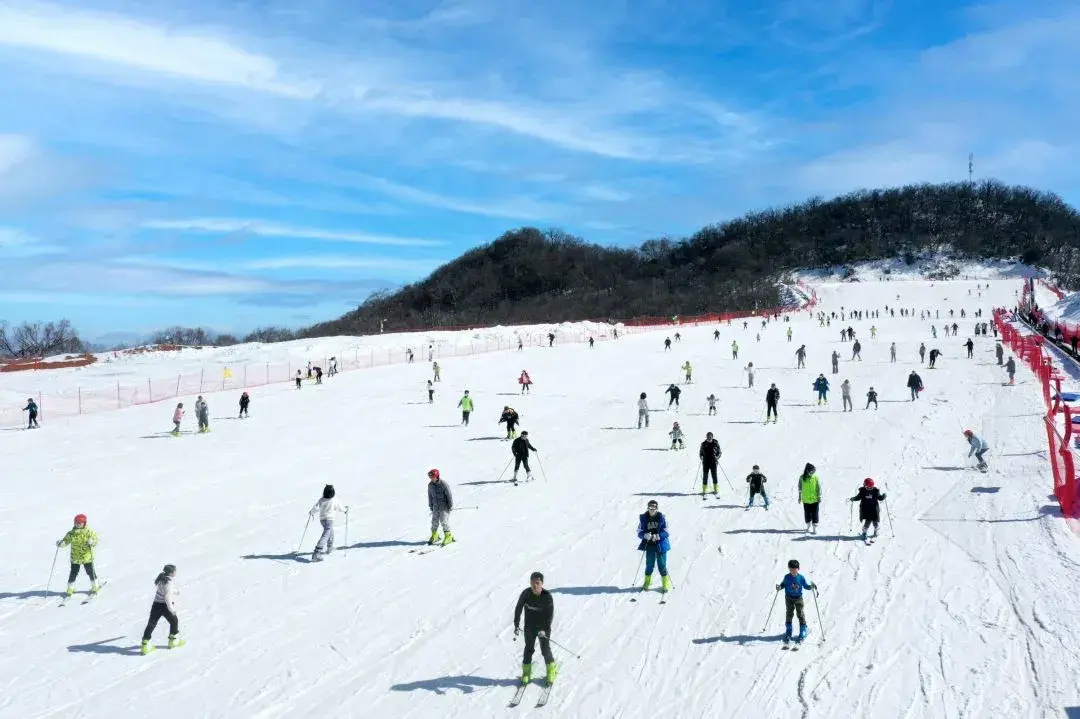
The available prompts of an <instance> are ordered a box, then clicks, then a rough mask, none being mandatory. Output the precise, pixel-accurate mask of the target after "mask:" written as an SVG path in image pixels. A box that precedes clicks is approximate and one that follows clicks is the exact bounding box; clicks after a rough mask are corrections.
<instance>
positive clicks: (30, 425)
mask: <svg viewBox="0 0 1080 719" xmlns="http://www.w3.org/2000/svg"><path fill="white" fill-rule="evenodd" d="M37 426H38V423H37V412H31V413H30V419H29V421H28V423H27V425H26V428H27V429H33V428H34V427H37Z"/></svg>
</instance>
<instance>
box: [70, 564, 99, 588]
mask: <svg viewBox="0 0 1080 719" xmlns="http://www.w3.org/2000/svg"><path fill="white" fill-rule="evenodd" d="M79 567H86V576H88V577H90V581H91V582H96V581H97V572H95V571H94V563H93V562H87V563H86V564H72V565H71V571H70V572H68V584H74V583H75V577H77V576H79Z"/></svg>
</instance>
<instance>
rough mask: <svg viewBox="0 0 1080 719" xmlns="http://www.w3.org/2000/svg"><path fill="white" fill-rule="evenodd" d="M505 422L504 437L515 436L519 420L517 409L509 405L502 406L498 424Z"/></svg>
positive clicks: (510, 437) (511, 437)
mask: <svg viewBox="0 0 1080 719" xmlns="http://www.w3.org/2000/svg"><path fill="white" fill-rule="evenodd" d="M503 422H505V423H506V438H507V439H513V438H515V437H517V426H518V423H519V422H521V417H520V416H519V415H518V413H517V410H516V409H514V408H513V407H510V406H509V405H508V406H506V407H503V411H502V415H501V416H500V417H499V424H502V423H503Z"/></svg>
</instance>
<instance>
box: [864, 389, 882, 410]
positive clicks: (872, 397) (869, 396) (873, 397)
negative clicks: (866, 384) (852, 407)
mask: <svg viewBox="0 0 1080 719" xmlns="http://www.w3.org/2000/svg"><path fill="white" fill-rule="evenodd" d="M871 402H873V404H874V409H875V410H877V408H878V406H877V392H876V391H874V388H873V387H871V388H870V391H869V392H867V393H866V406H865V407H863V409H870V403H871Z"/></svg>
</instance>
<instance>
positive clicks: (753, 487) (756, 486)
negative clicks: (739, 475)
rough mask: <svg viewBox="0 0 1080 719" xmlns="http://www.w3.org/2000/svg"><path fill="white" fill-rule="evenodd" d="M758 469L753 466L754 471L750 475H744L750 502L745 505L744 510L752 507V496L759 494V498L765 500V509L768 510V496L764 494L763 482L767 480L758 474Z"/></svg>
mask: <svg viewBox="0 0 1080 719" xmlns="http://www.w3.org/2000/svg"><path fill="white" fill-rule="evenodd" d="M760 469H761V468H760V467H758V466H757V465H756V464H755V465H754V470H753V471H752V472H750V474H748V475H746V483H747V484H749V485H750V501H749V502H747V503H746V508H747V509H750V508H751V507H753V506H754V495H755V494H760V495H761V498H762V499H764V500H765V509H768V508H769V495H767V494H766V493H765V482H767V481H768V480H767V479H766V478H765V475H764V474H762V473H761V472H760Z"/></svg>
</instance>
